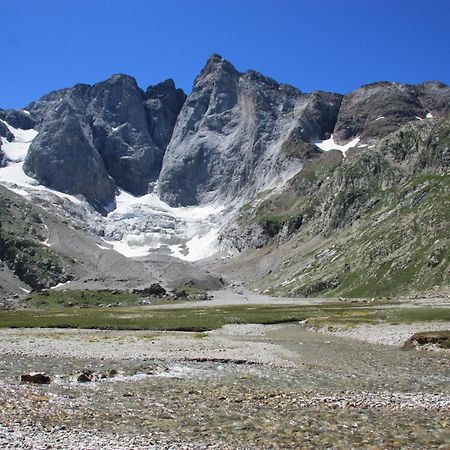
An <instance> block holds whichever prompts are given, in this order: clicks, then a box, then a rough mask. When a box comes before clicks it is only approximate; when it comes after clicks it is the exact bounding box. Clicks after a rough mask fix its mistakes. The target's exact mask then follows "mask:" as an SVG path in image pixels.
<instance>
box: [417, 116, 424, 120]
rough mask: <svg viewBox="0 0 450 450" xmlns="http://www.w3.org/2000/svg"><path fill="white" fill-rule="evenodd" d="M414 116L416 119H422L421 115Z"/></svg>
mask: <svg viewBox="0 0 450 450" xmlns="http://www.w3.org/2000/svg"><path fill="white" fill-rule="evenodd" d="M415 118H416V119H417V120H423V119H422V117H419V116H415Z"/></svg>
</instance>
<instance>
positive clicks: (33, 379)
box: [20, 373, 51, 384]
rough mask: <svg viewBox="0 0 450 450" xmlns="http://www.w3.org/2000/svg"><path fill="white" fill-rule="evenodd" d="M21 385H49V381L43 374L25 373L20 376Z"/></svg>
mask: <svg viewBox="0 0 450 450" xmlns="http://www.w3.org/2000/svg"><path fill="white" fill-rule="evenodd" d="M20 382H21V383H33V384H49V383H50V382H51V379H50V377H49V376H48V375H46V374H45V373H26V374H23V375H21V376H20Z"/></svg>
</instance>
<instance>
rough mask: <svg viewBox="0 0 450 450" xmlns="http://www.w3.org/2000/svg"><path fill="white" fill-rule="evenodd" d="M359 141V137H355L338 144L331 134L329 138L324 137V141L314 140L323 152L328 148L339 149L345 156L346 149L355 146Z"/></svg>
mask: <svg viewBox="0 0 450 450" xmlns="http://www.w3.org/2000/svg"><path fill="white" fill-rule="evenodd" d="M359 141H360V138H359V137H356V138H355V139H353V140H352V141H350V142H349V143H347V144H345V145H340V144H338V143H336V142H335V141H334V139H333V135H331V137H330V139H326V140H324V141H316V142H314V144H315V145H316V146H317V147H319V148H320V150H323V151H324V152H328V151H330V150H340V151H341V152H342V153H343V155H344V156H345V154H346V152H347V150H348V149H349V148H353V147H356V146H357V145H358V142H359Z"/></svg>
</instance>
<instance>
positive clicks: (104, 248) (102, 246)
mask: <svg viewBox="0 0 450 450" xmlns="http://www.w3.org/2000/svg"><path fill="white" fill-rule="evenodd" d="M97 247H98V248H101V249H102V250H111V249H110V248H109V247H105V246H104V245H100V244H97Z"/></svg>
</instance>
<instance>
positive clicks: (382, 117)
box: [375, 116, 384, 122]
mask: <svg viewBox="0 0 450 450" xmlns="http://www.w3.org/2000/svg"><path fill="white" fill-rule="evenodd" d="M381 119H384V116H380V117H377V118H376V119H375V122H377V121H378V120H381Z"/></svg>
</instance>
